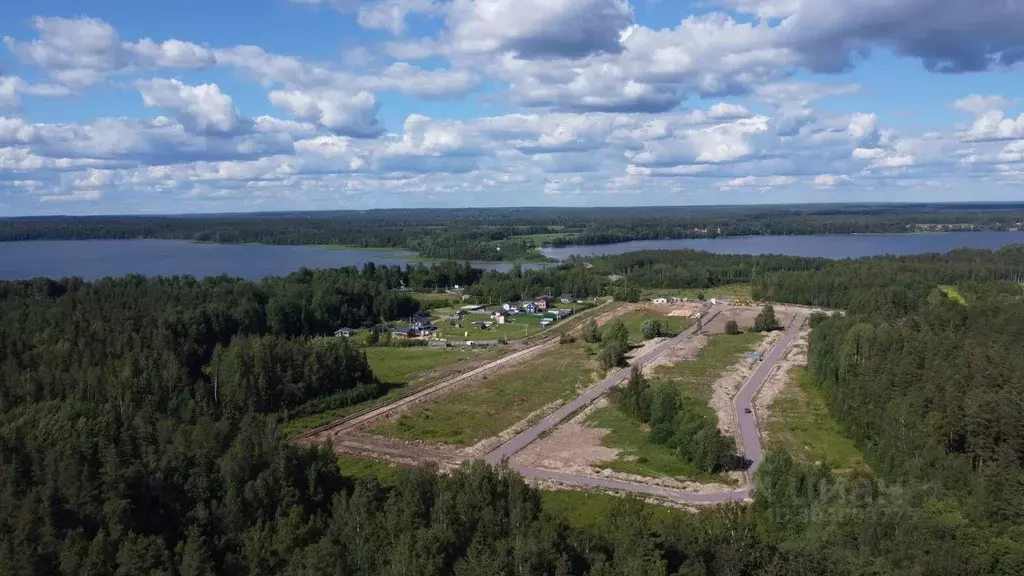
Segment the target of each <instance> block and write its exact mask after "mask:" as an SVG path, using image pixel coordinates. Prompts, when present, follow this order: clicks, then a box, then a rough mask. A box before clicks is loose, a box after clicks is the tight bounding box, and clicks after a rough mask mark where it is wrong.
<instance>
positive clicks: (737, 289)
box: [640, 284, 754, 300]
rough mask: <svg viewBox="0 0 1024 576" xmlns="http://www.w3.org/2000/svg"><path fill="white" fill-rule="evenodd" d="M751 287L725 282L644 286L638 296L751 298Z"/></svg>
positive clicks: (647, 298)
mask: <svg viewBox="0 0 1024 576" xmlns="http://www.w3.org/2000/svg"><path fill="white" fill-rule="evenodd" d="M752 290H753V288H752V287H751V285H750V284H725V285H723V286H715V287H714V288H667V289H662V288H645V289H643V290H641V291H640V296H641V297H642V298H643V299H645V300H650V299H651V298H657V297H658V296H675V297H677V298H689V299H690V300H695V299H697V296H699V295H700V294H701V293H703V294H704V297H705V298H729V299H733V300H753V299H754V297H753V294H752Z"/></svg>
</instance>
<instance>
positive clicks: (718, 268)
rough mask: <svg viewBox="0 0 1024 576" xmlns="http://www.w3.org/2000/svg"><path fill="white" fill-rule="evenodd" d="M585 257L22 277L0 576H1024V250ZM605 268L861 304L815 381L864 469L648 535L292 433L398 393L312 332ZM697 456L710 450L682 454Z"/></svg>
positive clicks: (1, 326) (675, 422)
mask: <svg viewBox="0 0 1024 576" xmlns="http://www.w3.org/2000/svg"><path fill="white" fill-rule="evenodd" d="M588 264H590V266H592V267H587V266H585V265H584V263H582V262H575V261H574V262H570V263H567V264H566V265H564V266H559V267H554V268H550V269H546V270H540V271H524V270H519V269H516V270H513V271H512V272H510V273H508V274H499V273H495V272H487V273H484V272H481V271H478V270H473V269H471V268H469V267H468V266H466V265H465V264H455V263H447V264H444V265H439V266H434V267H427V266H413V267H407V268H398V267H376V266H367V267H365V268H363V269H361V270H356V269H342V270H329V271H327V270H318V271H310V270H302V271H299V272H297V273H295V274H292V275H289V276H286V277H283V278H273V279H267V280H265V281H262V282H258V283H256V282H247V281H243V280H238V279H232V278H226V277H219V278H207V279H204V280H201V281H199V280H195V279H192V278H150V279H147V278H142V277H133V276H129V277H124V278H116V279H106V280H101V281H97V282H83V281H80V280H78V279H65V280H60V281H54V280H43V279H37V280H33V281H27V282H0V574H4V575H6V574H19V575H21V574H24V575H28V574H33V575H34V574H46V575H51V574H68V575H71V574H75V575H78V574H82V575H90V574H96V575H99V574H119V575H136V574H148V575H167V576H177V575H182V576H185V575H188V576H191V575H209V574H294V575H299V574H303V575H304V574H310V575H312V574H366V575H371V574H391V575H404V574H409V575H424V576H426V575H433V574H452V575H459V576H468V575H481V576H492V575H504V574H507V575H532V574H591V575H608V576H611V575H628V576H632V575H636V576H640V575H645V576H646V575H651V574H665V575H669V574H679V575H687V576H689V575H694V576H697V575H719V574H721V575H752V576H753V575H758V576H769V575H779V576H781V575H797V576H800V575H807V576H810V575H820V574H840V575H843V574H850V575H854V574H856V575H866V574H872V575H874V574H878V575H881V574H899V575H907V576H911V575H921V574H927V575H940V576H944V575H950V576H953V575H961V574H995V575H1001V576H1002V575H1005V576H1009V575H1016V574H1021V573H1024V530H1022V527H1024V425H1022V424H1021V422H1022V421H1021V414H1022V413H1024V381H1022V374H1024V365H1022V362H1024V360H1022V359H1024V355H1021V353H1020V350H1021V348H1020V342H1022V341H1024V291H1022V289H1021V287H1020V284H1019V282H1020V281H1021V279H1022V275H1024V248H1022V247H1010V248H1006V249H1004V250H1001V251H998V252H982V251H958V252H954V253H952V254H949V255H945V256H938V255H928V256H916V257H902V258H870V259H861V260H853V261H839V262H830V261H824V260H804V259H795V258H781V257H747V256H735V257H732V256H728V257H727V256H713V255H708V254H700V253H693V252H677V253H644V254H633V255H626V256H621V257H614V258H606V259H598V260H594V261H593V262H590V263H588ZM611 274H618V275H620V276H623V277H625V278H626V279H628V280H629V281H630V282H636V283H637V284H636V285H637V286H645V287H648V286H649V287H662V288H668V287H680V288H682V287H710V286H715V285H718V284H725V283H731V282H736V281H745V282H750V283H751V284H752V285H753V290H754V294H755V296H756V297H759V298H765V299H770V300H780V301H789V302H796V303H805V304H811V305H816V306H822V307H827V308H830V309H836V310H843V311H844V312H843V313H834V314H831V315H816V316H815V317H814V331H813V335H812V341H811V348H810V374H811V378H812V380H813V384H814V385H815V386H817V387H818V388H819V389H820V390H821V391H822V392H823V394H824V395H825V398H826V400H827V402H828V406H829V410H830V412H831V413H832V414H833V415H834V416H835V417H836V418H837V420H838V421H839V422H840V424H841V426H842V428H843V430H844V432H845V433H846V434H847V435H848V436H849V437H850V438H852V439H853V440H854V441H855V442H856V444H857V446H858V447H859V448H860V449H861V450H862V451H863V452H864V454H865V457H866V459H867V461H868V464H869V465H870V471H863V470H858V471H852V472H842V471H840V472H832V471H830V470H829V469H828V468H826V467H824V466H820V465H813V464H810V465H808V464H800V463H798V462H795V461H794V460H793V459H792V458H791V457H790V456H789V455H788V454H786V453H784V452H778V453H772V454H769V455H768V457H767V458H766V460H765V462H764V464H763V465H762V467H761V469H760V472H759V475H758V480H757V487H756V493H755V500H754V502H753V503H752V504H749V505H730V506H724V507H716V508H710V509H706V510H703V511H700V512H698V513H687V512H670V513H666V514H665V515H654V514H653V513H652V509H651V508H650V507H648V506H645V505H643V504H642V503H640V502H636V501H630V500H623V501H622V502H620V503H619V504H617V505H616V506H614V507H612V508H611V509H610V510H609V511H607V512H606V513H605V515H604V516H603V517H602V518H600V521H599V522H597V523H596V524H594V525H593V526H591V527H583V526H578V525H571V524H569V522H568V521H567V519H566V518H565V517H563V516H562V515H560V514H557V513H553V512H552V511H551V510H548V509H547V508H545V507H544V506H543V505H542V503H541V498H540V494H539V493H538V492H537V491H536V490H534V489H532V488H529V487H527V486H526V485H525V484H524V483H523V481H522V480H521V479H520V478H519V477H518V476H516V475H515V474H514V473H511V472H509V471H508V470H505V469H503V468H500V467H499V468H497V469H492V468H489V467H487V466H484V465H483V464H480V463H476V464H473V465H471V466H468V467H466V468H465V469H463V470H461V471H458V472H456V473H455V474H452V475H438V474H436V473H434V472H433V471H431V470H411V471H405V472H403V473H401V474H399V476H398V479H397V480H396V481H395V482H394V483H393V484H389V485H379V484H377V483H375V482H372V481H366V480H360V481H354V480H352V479H350V478H346V477H344V476H343V475H342V474H341V473H340V472H339V469H338V467H337V464H336V462H335V460H334V457H333V455H332V454H331V453H330V452H329V451H328V450H326V449H323V448H300V447H297V446H295V445H293V444H291V443H290V442H288V441H287V440H286V439H285V438H283V437H282V434H281V432H280V429H279V428H278V425H277V420H278V417H279V415H280V414H282V413H287V412H291V411H293V410H295V409H296V407H297V406H301V405H302V404H303V403H306V402H316V401H320V400H323V399H325V398H333V399H339V398H340V399H342V400H341V401H351V402H356V401H359V400H361V399H364V398H368V397H373V396H374V395H376V394H379V391H378V387H379V385H380V383H379V382H377V379H376V377H375V376H374V374H373V372H372V370H371V369H370V367H369V366H368V364H367V362H366V358H365V356H364V355H363V353H362V352H361V351H360V350H358V349H355V348H353V347H350V346H349V345H348V344H347V343H346V342H345V341H344V339H340V338H338V339H335V338H331V339H321V338H316V336H320V335H323V334H327V333H330V332H332V331H333V330H334V329H336V328H338V327H339V326H342V325H354V326H358V325H370V324H374V323H377V322H381V321H391V320H395V319H400V318H403V317H405V316H407V315H408V314H411V313H412V312H413V311H415V310H416V309H417V308H418V307H419V306H420V302H419V301H418V300H417V298H418V296H417V295H416V294H415V293H412V292H410V291H407V289H417V288H421V289H428V288H432V287H437V286H440V287H445V286H450V285H453V284H461V285H465V286H468V290H469V293H470V294H471V295H473V296H474V297H476V298H478V299H480V300H487V301H501V300H504V299H507V298H512V297H514V296H524V297H525V296H533V295H537V294H540V293H545V292H547V293H555V294H558V293H563V292H574V293H578V294H580V295H590V294H599V293H604V292H607V291H608V290H609V289H610V288H612V287H613V286H615V285H616V283H615V282H613V281H611V280H609V279H608V276H609V275H611ZM944 285H956V286H957V289H958V293H959V294H960V295H962V301H960V300H958V299H955V298H951V297H949V296H948V294H947V293H946V292H944V291H943V289H942V288H941V286H944ZM618 400H619V401H620V402H624V403H626V405H627V406H631V407H632V408H631V409H632V410H635V411H636V413H637V415H638V417H640V418H642V419H646V420H647V421H649V422H650V423H651V425H652V433H654V434H657V435H658V436H657V437H658V438H659V439H660V441H663V442H664V443H666V444H667V445H670V446H673V447H677V448H678V449H679V450H680V453H681V455H683V456H685V457H688V458H690V459H692V460H693V461H695V462H700V463H701V465H702V466H703V467H705V468H706V469H708V470H715V469H721V468H723V467H725V466H726V464H727V463H726V462H724V461H723V460H722V459H721V455H722V454H724V453H725V451H726V450H727V448H728V447H722V448H725V450H720V449H719V448H720V447H721V446H719V444H720V443H721V442H722V440H721V439H720V437H719V436H716V435H715V434H714V430H713V427H709V426H707V425H706V424H707V423H706V422H704V421H703V420H701V419H700V417H699V414H698V413H697V412H693V413H691V412H690V411H687V410H686V407H685V406H683V405H682V404H681V403H679V402H677V401H676V400H675V399H673V398H671V397H669V395H665V394H661V393H660V392H657V391H653V390H650V389H648V388H645V386H644V383H643V382H642V381H637V382H636V383H635V385H634V387H633V388H632V389H630V390H628V391H627V392H625V393H623V395H622V397H621V398H619V399H618ZM673 407H674V408H676V410H675V411H673ZM698 435H701V436H702V437H704V436H706V439H707V443H706V444H707V449H706V450H701V451H696V452H694V451H690V452H687V451H686V450H687V449H688V448H692V446H691V445H689V444H686V443H685V438H686V437H688V436H698Z"/></svg>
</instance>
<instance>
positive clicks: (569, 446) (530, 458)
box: [512, 396, 619, 471]
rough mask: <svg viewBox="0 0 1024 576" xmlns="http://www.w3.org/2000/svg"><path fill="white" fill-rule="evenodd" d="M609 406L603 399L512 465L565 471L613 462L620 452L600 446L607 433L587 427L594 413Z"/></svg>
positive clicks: (518, 455) (563, 425)
mask: <svg viewBox="0 0 1024 576" xmlns="http://www.w3.org/2000/svg"><path fill="white" fill-rule="evenodd" d="M607 405H608V399H607V398H605V397H603V396H602V397H601V398H599V399H597V400H596V401H595V402H594V403H593V404H591V405H590V406H587V407H586V408H585V409H584V410H581V411H580V413H579V414H577V415H576V416H575V417H573V418H572V419H571V420H569V421H567V422H565V423H563V424H562V425H561V426H558V427H557V428H555V429H554V430H552V431H551V433H550V434H548V435H547V436H544V437H543V438H541V439H540V440H537V441H536V442H534V443H533V444H530V445H529V446H527V447H526V448H525V449H524V450H523V451H522V452H520V453H518V454H516V455H515V456H513V457H512V462H513V463H514V464H516V465H518V466H526V467H530V468H547V469H549V470H559V471H565V470H570V469H572V470H578V469H588V468H589V467H590V466H592V465H594V464H597V463H598V462H604V461H606V460H614V459H615V458H616V457H617V456H618V455H619V451H618V450H617V449H615V448H608V447H606V446H603V445H602V443H601V441H602V439H603V438H604V436H605V434H607V433H608V430H604V429H600V428H590V427H588V426H586V424H585V422H586V420H587V418H588V417H589V416H590V414H591V413H592V412H593V411H594V410H597V409H599V408H604V407H605V406H607Z"/></svg>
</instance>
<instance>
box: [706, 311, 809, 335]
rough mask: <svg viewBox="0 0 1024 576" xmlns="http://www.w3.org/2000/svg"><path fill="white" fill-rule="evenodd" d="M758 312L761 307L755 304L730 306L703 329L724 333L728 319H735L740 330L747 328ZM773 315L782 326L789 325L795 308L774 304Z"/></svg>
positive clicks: (793, 316)
mask: <svg viewBox="0 0 1024 576" xmlns="http://www.w3.org/2000/svg"><path fill="white" fill-rule="evenodd" d="M760 313H761V308H760V307H756V306H731V307H729V308H726V309H725V310H723V311H722V312H721V313H720V314H719V315H718V316H716V317H715V318H714V319H713V320H711V322H709V323H708V325H707V326H705V327H704V331H706V332H710V333H712V334H724V333H725V324H726V322H728V321H729V320H735V321H736V323H737V324H739V327H740V329H741V330H748V329H750V328H752V327H753V326H754V319H756V318H757V315H758V314H760ZM775 317H776V318H778V319H779V323H780V324H782V325H783V326H789V323H790V322H792V321H793V319H794V318H796V309H794V308H792V307H789V306H780V305H775Z"/></svg>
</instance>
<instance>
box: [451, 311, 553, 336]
mask: <svg viewBox="0 0 1024 576" xmlns="http://www.w3.org/2000/svg"><path fill="white" fill-rule="evenodd" d="M450 314H451V312H450V311H446V313H445V314H441V315H438V316H436V317H435V318H434V324H435V325H436V326H437V328H438V330H437V337H438V338H444V339H446V340H450V341H452V342H466V341H471V340H519V339H522V338H526V337H527V336H529V335H531V334H536V333H537V332H540V330H541V328H540V321H541V318H540V317H539V316H526V315H519V316H514V317H512V319H511V320H512V322H511V323H510V324H498V323H495V324H493V325H492V326H491V327H490V328H476V327H474V326H473V322H477V321H480V322H494V319H493V318H491V317H490V316H489V315H483V314H470V315H469V316H466V317H465V318H463V319H462V322H460V323H459V325H458V326H452V325H451V324H449V322H448V316H449V315H450Z"/></svg>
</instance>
